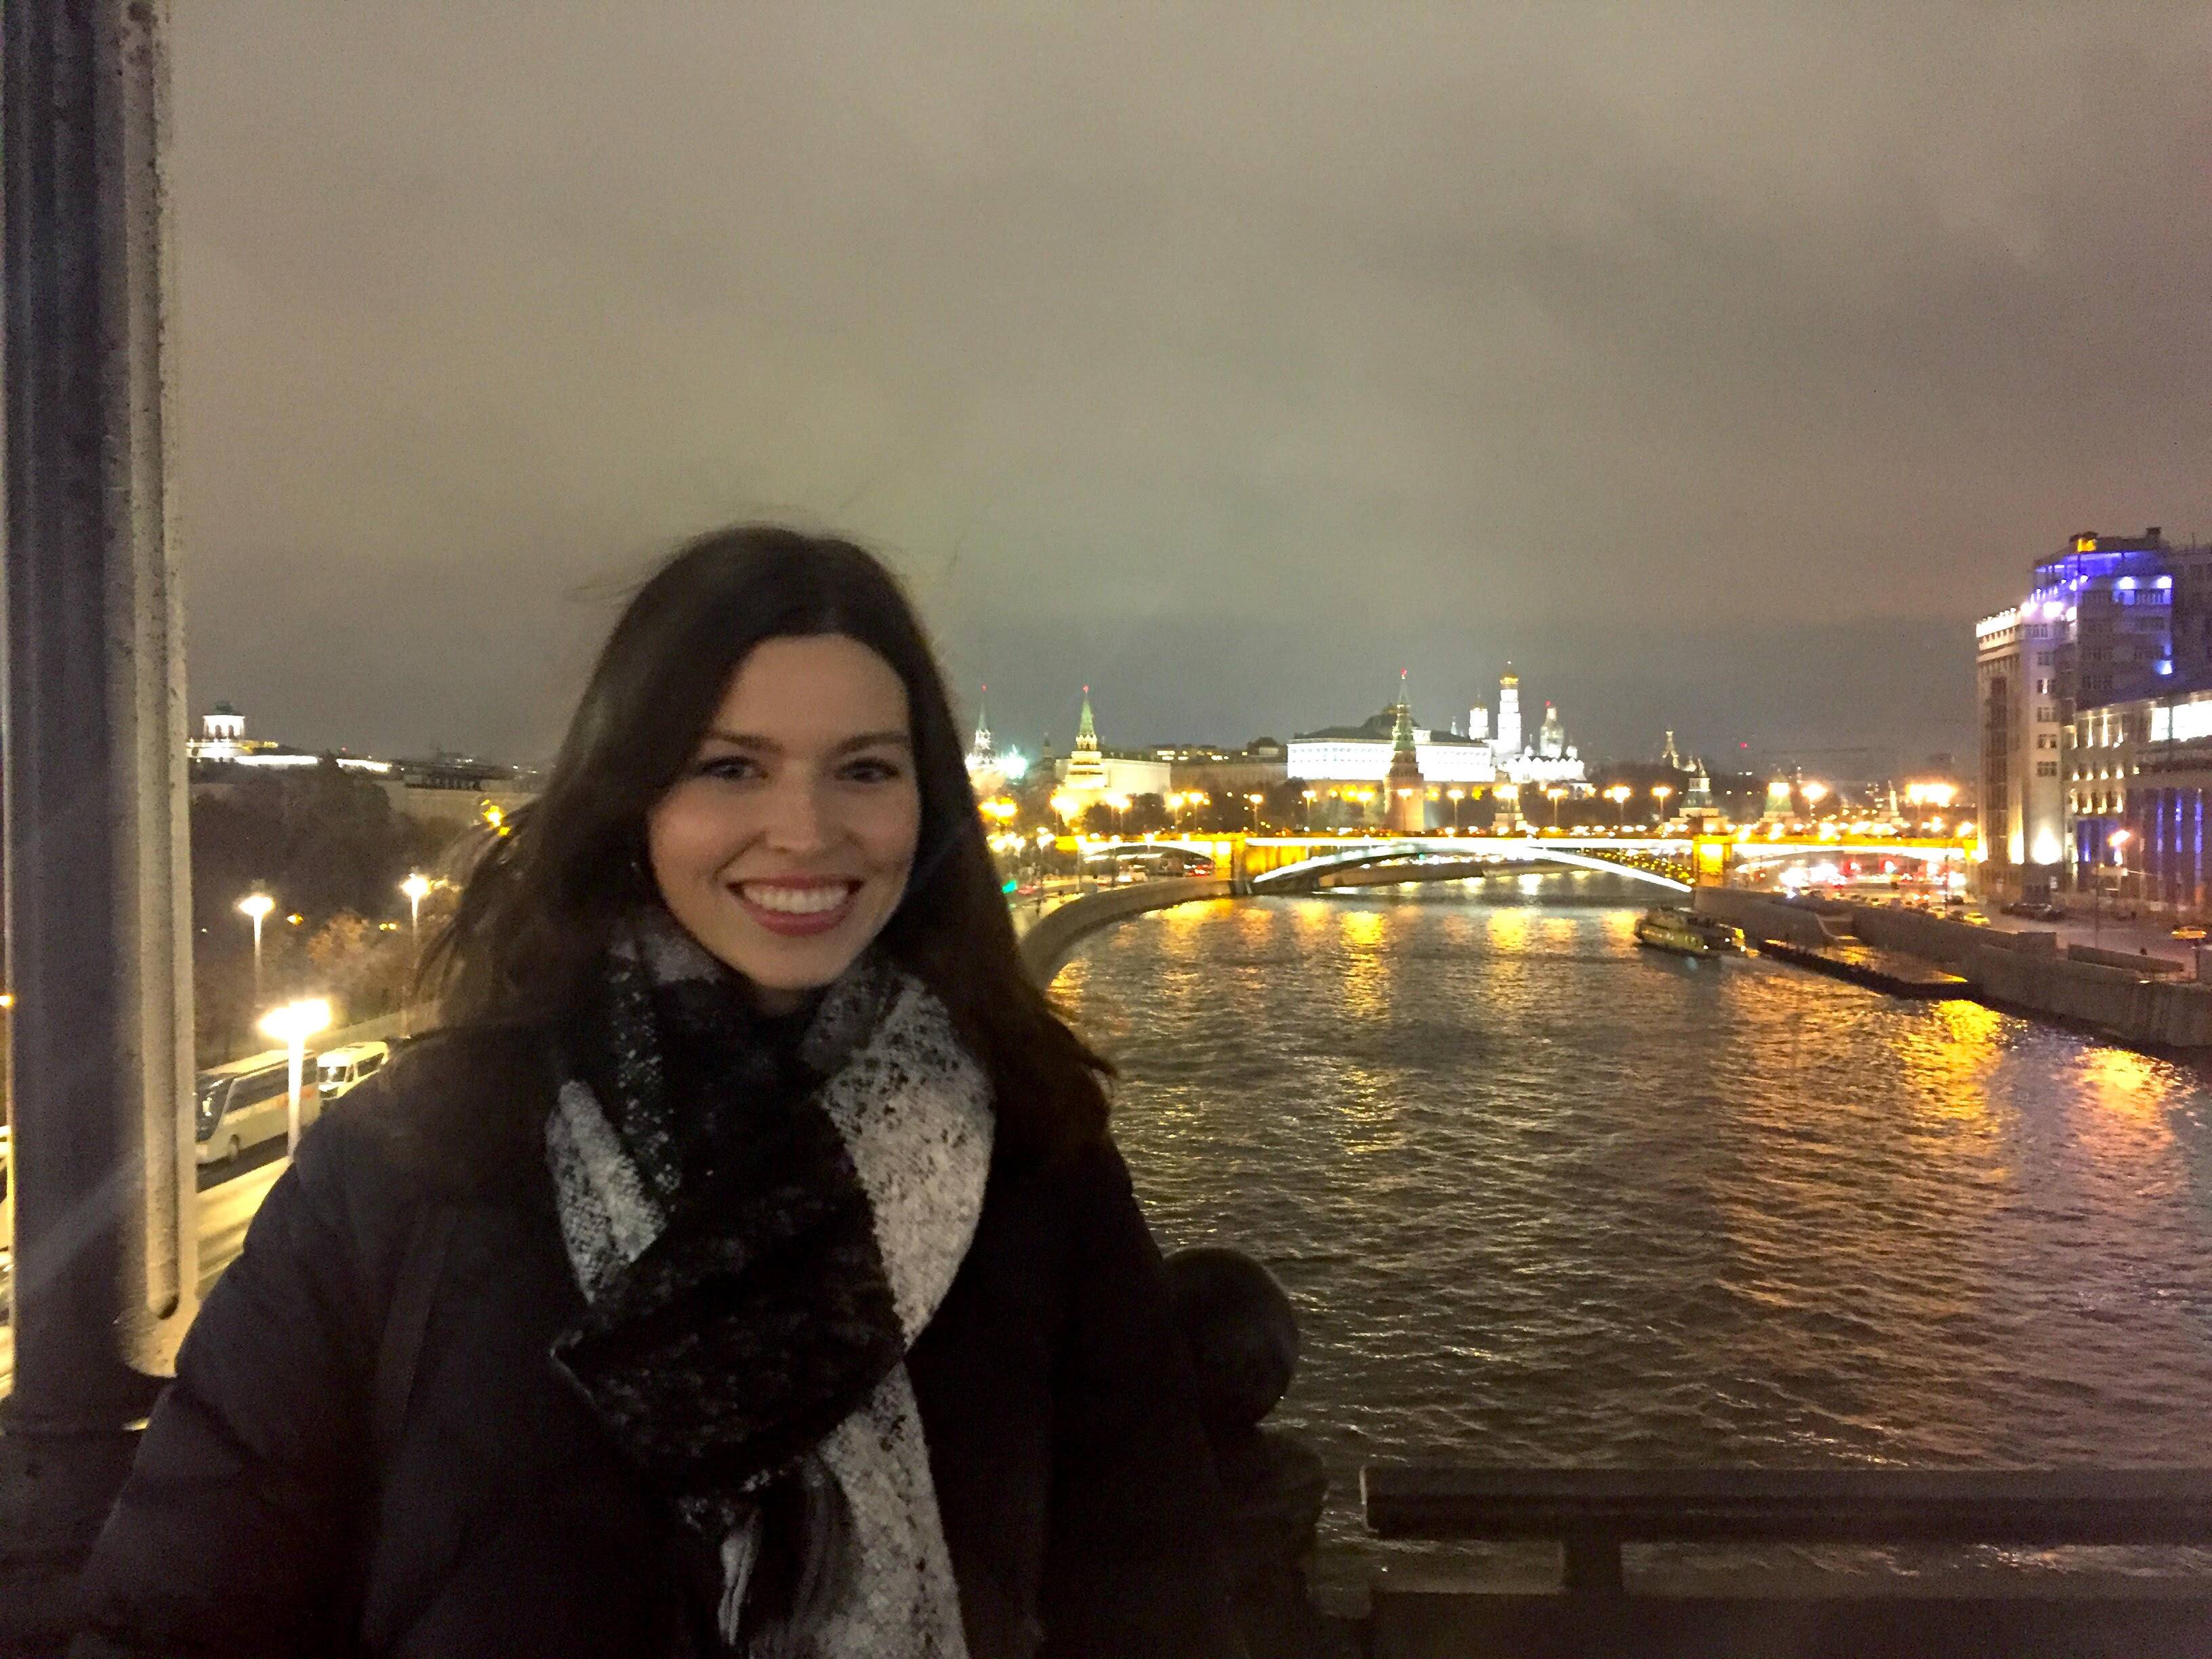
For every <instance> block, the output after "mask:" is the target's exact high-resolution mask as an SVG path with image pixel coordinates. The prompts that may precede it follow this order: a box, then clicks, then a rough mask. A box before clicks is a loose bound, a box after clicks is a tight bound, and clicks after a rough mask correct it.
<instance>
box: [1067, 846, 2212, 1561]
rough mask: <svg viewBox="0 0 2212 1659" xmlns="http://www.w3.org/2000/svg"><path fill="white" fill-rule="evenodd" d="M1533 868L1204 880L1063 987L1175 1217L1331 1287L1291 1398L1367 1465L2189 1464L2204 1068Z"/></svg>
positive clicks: (1163, 1216) (1124, 931) (1317, 1292)
mask: <svg viewBox="0 0 2212 1659" xmlns="http://www.w3.org/2000/svg"><path fill="white" fill-rule="evenodd" d="M1534 879H1535V880H1536V881H1538V882H1540V883H1541V882H1543V881H1545V880H1547V879H1548V880H1549V881H1550V885H1549V886H1548V887H1547V888H1544V889H1543V891H1545V892H1547V893H1552V894H1561V895H1571V898H1569V899H1567V900H1566V901H1565V902H1548V903H1547V902H1536V901H1534V900H1533V899H1532V898H1531V896H1530V895H1529V893H1528V879H1526V878H1517V877H1505V878H1500V879H1497V880H1494V881H1492V882H1489V883H1487V884H1482V883H1470V884H1465V885H1464V886H1459V885H1455V886H1454V887H1453V888H1450V889H1420V888H1407V889H1403V890H1370V891H1368V892H1365V893H1339V894H1333V895H1328V896H1321V897H1316V898H1307V899H1291V900H1280V901H1271V902H1261V903H1249V904H1226V903H1225V904H1218V905H1208V906H1204V907H1191V908H1188V909H1187V910H1184V911H1182V912H1174V911H1170V912H1166V913H1164V916H1165V917H1167V918H1173V920H1163V921H1160V922H1158V924H1156V925H1147V924H1146V923H1142V922H1140V923H1133V924H1130V925H1128V926H1125V927H1120V928H1117V929H1114V930H1110V931H1109V932H1108V933H1103V934H1100V935H1098V936H1097V938H1096V939H1093V940H1092V941H1091V942H1090V943H1089V944H1088V945H1086V946H1085V949H1084V951H1083V953H1082V954H1081V956H1080V957H1079V958H1078V959H1077V961H1076V962H1074V963H1072V964H1071V965H1070V967H1069V968H1068V969H1067V970H1066V974H1065V975H1064V976H1063V977H1062V979H1061V981H1060V987H1059V989H1060V993H1061V994H1062V995H1063V997H1064V998H1065V1000H1066V1001H1067V1003H1068V1004H1069V1006H1071V1009H1072V1010H1073V1012H1074V1013H1075V1014H1076V1016H1077V1017H1078V1018H1079V1019H1080V1020H1081V1021H1082V1022H1083V1023H1084V1024H1085V1029H1086V1030H1090V1031H1091V1032H1092V1033H1093V1034H1094V1035H1095V1036H1097V1037H1098V1039H1099V1040H1100V1041H1101V1042H1103V1043H1104V1044H1105V1046H1106V1047H1107V1048H1109V1051H1110V1052H1112V1053H1113V1054H1114V1055H1115V1058H1116V1060H1119V1061H1120V1062H1121V1065H1122V1066H1123V1067H1124V1071H1125V1081H1124V1083H1123V1085H1122V1087H1121V1091H1120V1097H1119V1100H1118V1103H1117V1108H1116V1111H1117V1122H1118V1126H1119V1133H1120V1134H1121V1139H1122V1143H1123V1145H1124V1146H1125V1148H1126V1149H1127V1152H1128V1154H1129V1158H1130V1161H1131V1164H1132V1165H1133V1169H1134V1170H1135V1172H1136V1176H1137V1180H1138V1183H1139V1188H1141V1189H1142V1191H1143V1193H1144V1194H1145V1197H1146V1201H1147V1204H1148V1206H1150V1208H1151V1211H1152V1215H1153V1218H1154V1220H1155V1225H1157V1226H1158V1229H1159V1231H1160V1232H1161V1234H1162V1235H1163V1240H1164V1243H1168V1244H1170V1246H1173V1245H1177V1244H1183V1243H1200V1242H1206V1241H1214V1242H1223V1243H1236V1244H1238V1245H1240V1246H1241V1247H1243V1248H1244V1249H1250V1250H1253V1251H1254V1252H1255V1253H1256V1254H1258V1255H1261V1257H1262V1258H1263V1259H1265V1260H1267V1261H1269V1262H1270V1263H1271V1264H1272V1265H1273V1266H1274V1267H1275V1268H1276V1270H1277V1271H1278V1272H1279V1273H1280V1274H1281V1275H1282V1276H1283V1278H1284V1279H1285V1283H1286V1284H1288V1285H1290V1286H1291V1290H1292V1291H1293V1293H1294V1294H1295V1295H1296V1296H1297V1297H1298V1298H1299V1301H1300V1304H1301V1307H1302V1308H1303V1310H1304V1316H1305V1319H1306V1324H1307V1333H1308V1346H1307V1357H1306V1359H1305V1362H1304V1370H1303V1372H1302V1375H1301V1380H1300V1382H1299V1383H1298V1385H1297V1389H1295V1390H1294V1391H1293V1395H1292V1397H1291V1401H1289V1402H1287V1403H1286V1406H1285V1413H1286V1420H1288V1421H1291V1422H1292V1423H1294V1424H1297V1425H1301V1426H1303V1427H1304V1428H1305V1429H1306V1430H1307V1431H1309V1432H1310V1433H1311V1434H1312V1435H1313V1437H1315V1439H1316V1442H1317V1443H1319V1444H1321V1446H1322V1448H1323V1449H1324V1451H1325V1453H1326V1454H1327V1455H1328V1456H1329V1458H1330V1460H1331V1462H1332V1466H1333V1468H1334V1473H1335V1474H1336V1477H1337V1480H1338V1496H1337V1498H1336V1499H1335V1500H1334V1504H1333V1506H1332V1509H1331V1512H1330V1516H1329V1517H1328V1522H1327V1525H1328V1530H1329V1535H1330V1537H1331V1538H1332V1539H1333V1540H1334V1541H1337V1542H1339V1543H1340V1544H1341V1543H1345V1542H1346V1541H1351V1540H1353V1539H1356V1538H1357V1537H1358V1524H1357V1516H1356V1515H1355V1514H1354V1512H1353V1510H1352V1491H1353V1476H1354V1474H1355V1472H1356V1470H1357V1468H1358V1465H1359V1464H1360V1463H1361V1462H1365V1461H1368V1460H1370V1459H1372V1458H1374V1457H1376V1456H1383V1455H1392V1454H1394V1453H1395V1454H1401V1455H1404V1454H1410V1453H1412V1452H1413V1451H1416V1450H1423V1449H1426V1450H1437V1449H1443V1450H1449V1451H1452V1452H1455V1453H1457V1454H1459V1455H1464V1456H1468V1457H1470V1458H1474V1459H1478V1460H1485V1461H1496V1462H1560V1461H1572V1462H1672V1463H1701V1462H1808V1461H1820V1460H1822V1459H1847V1460H1857V1461H1864V1460H1869V1459H1881V1460H1897V1461H1903V1462H1929V1463H1958V1462H1979V1463H2048V1462H2069V1461H2095V1462H2107V1463H2113V1464H2128V1463H2150V1464H2155V1463H2171V1464H2195V1463H2197V1462H2201V1461H2202V1452H2201V1447H2200V1440H2201V1431H2200V1429H2199V1425H2200V1423H2201V1421H2202V1420H2203V1417H2204V1414H2205V1413H2207V1411H2208V1410H2212V1269H2208V1267H2207V1266H2206V1265H2205V1264H2206V1263H2207V1262H2208V1261H2212V1249H2208V1246H2212V1201H2208V1200H2212V1133H2208V1127H2207V1125H2208V1122H2212V1114H2208V1113H2207V1111H2206V1106H2207V1103H2208V1100H2212V1095H2208V1092H2207V1089H2206V1085H2205V1082H2204V1080H2203V1079H2202V1078H2201V1077H2200V1076H2199V1075H2198V1074H2197V1073H2195V1072H2194V1071H2192V1070H2190V1069H2188V1068H2185V1067H2182V1066H2174V1065H2172V1064H2170V1063H2168V1062H2166V1061H2163V1060H2153V1059H2149V1058H2147V1057H2145V1056H2142V1055H2138V1054H2131V1053H2128V1052H2126V1051H2124V1050H2118V1049H2112V1048H2101V1047H2099V1046H2097V1045H2095V1044H2093V1043H2091V1042H2087V1041H2085V1040H2083V1039H2081V1038H2080V1037H2078V1036H2070V1035H2068V1034H2065V1033H2063V1032H2058V1031H2056V1030H2049V1029H2047V1028H2039V1027H2035V1026H2032V1025H2029V1024H2026V1023H2024V1022H2022V1021H2020V1020H2017V1019H2014V1018H2009V1017H2008V1016H2004V1015H2001V1014H1997V1013H1995V1012H1991V1011H1990V1010H1988V1009H1984V1008H1982V1007H1979V1006H1976V1005H1972V1004H1966V1003H1951V1004H1942V1005H1936V1006H1913V1005H1906V1004H1900V1003H1895V1002H1892V1001H1889V1000H1886V999H1882V998H1880V997H1877V996H1875V995H1873V994H1869V993H1865V992H1862V991H1859V990H1857V989H1856V988H1853V987H1848V986H1842V985H1838V984H1837V983H1835V982H1833V981H1827V980H1824V979H1816V978H1814V977H1812V976H1810V975H1802V974H1799V973H1796V972H1795V971H1793V970H1790V969H1785V968H1783V967H1781V966H1779V965H1777V964H1772V963H1764V962H1730V963H1723V964H1719V965H1714V964H1710V963H1707V964H1699V965H1695V966H1693V965H1692V964H1688V963H1682V962H1679V961H1676V960H1674V959H1672V958H1666V957H1655V956H1653V955H1651V954H1650V953H1648V952H1642V951H1638V949H1637V947H1636V946H1635V945H1634V942H1633V937H1632V932H1631V927H1632V922H1633V919H1634V916H1635V915H1636V913H1637V911H1638V909H1640V908H1642V907H1643V905H1644V902H1646V896H1645V895H1644V894H1643V893H1641V892H1640V891H1638V890H1636V889H1634V888H1632V887H1631V886H1629V885H1628V884H1625V883H1614V882H1613V881H1611V880H1610V879H1609V878H1603V877H1599V878H1591V879H1589V880H1588V881H1586V882H1583V883H1580V884H1571V883H1569V882H1567V881H1565V880H1563V879H1560V878H1534Z"/></svg>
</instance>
